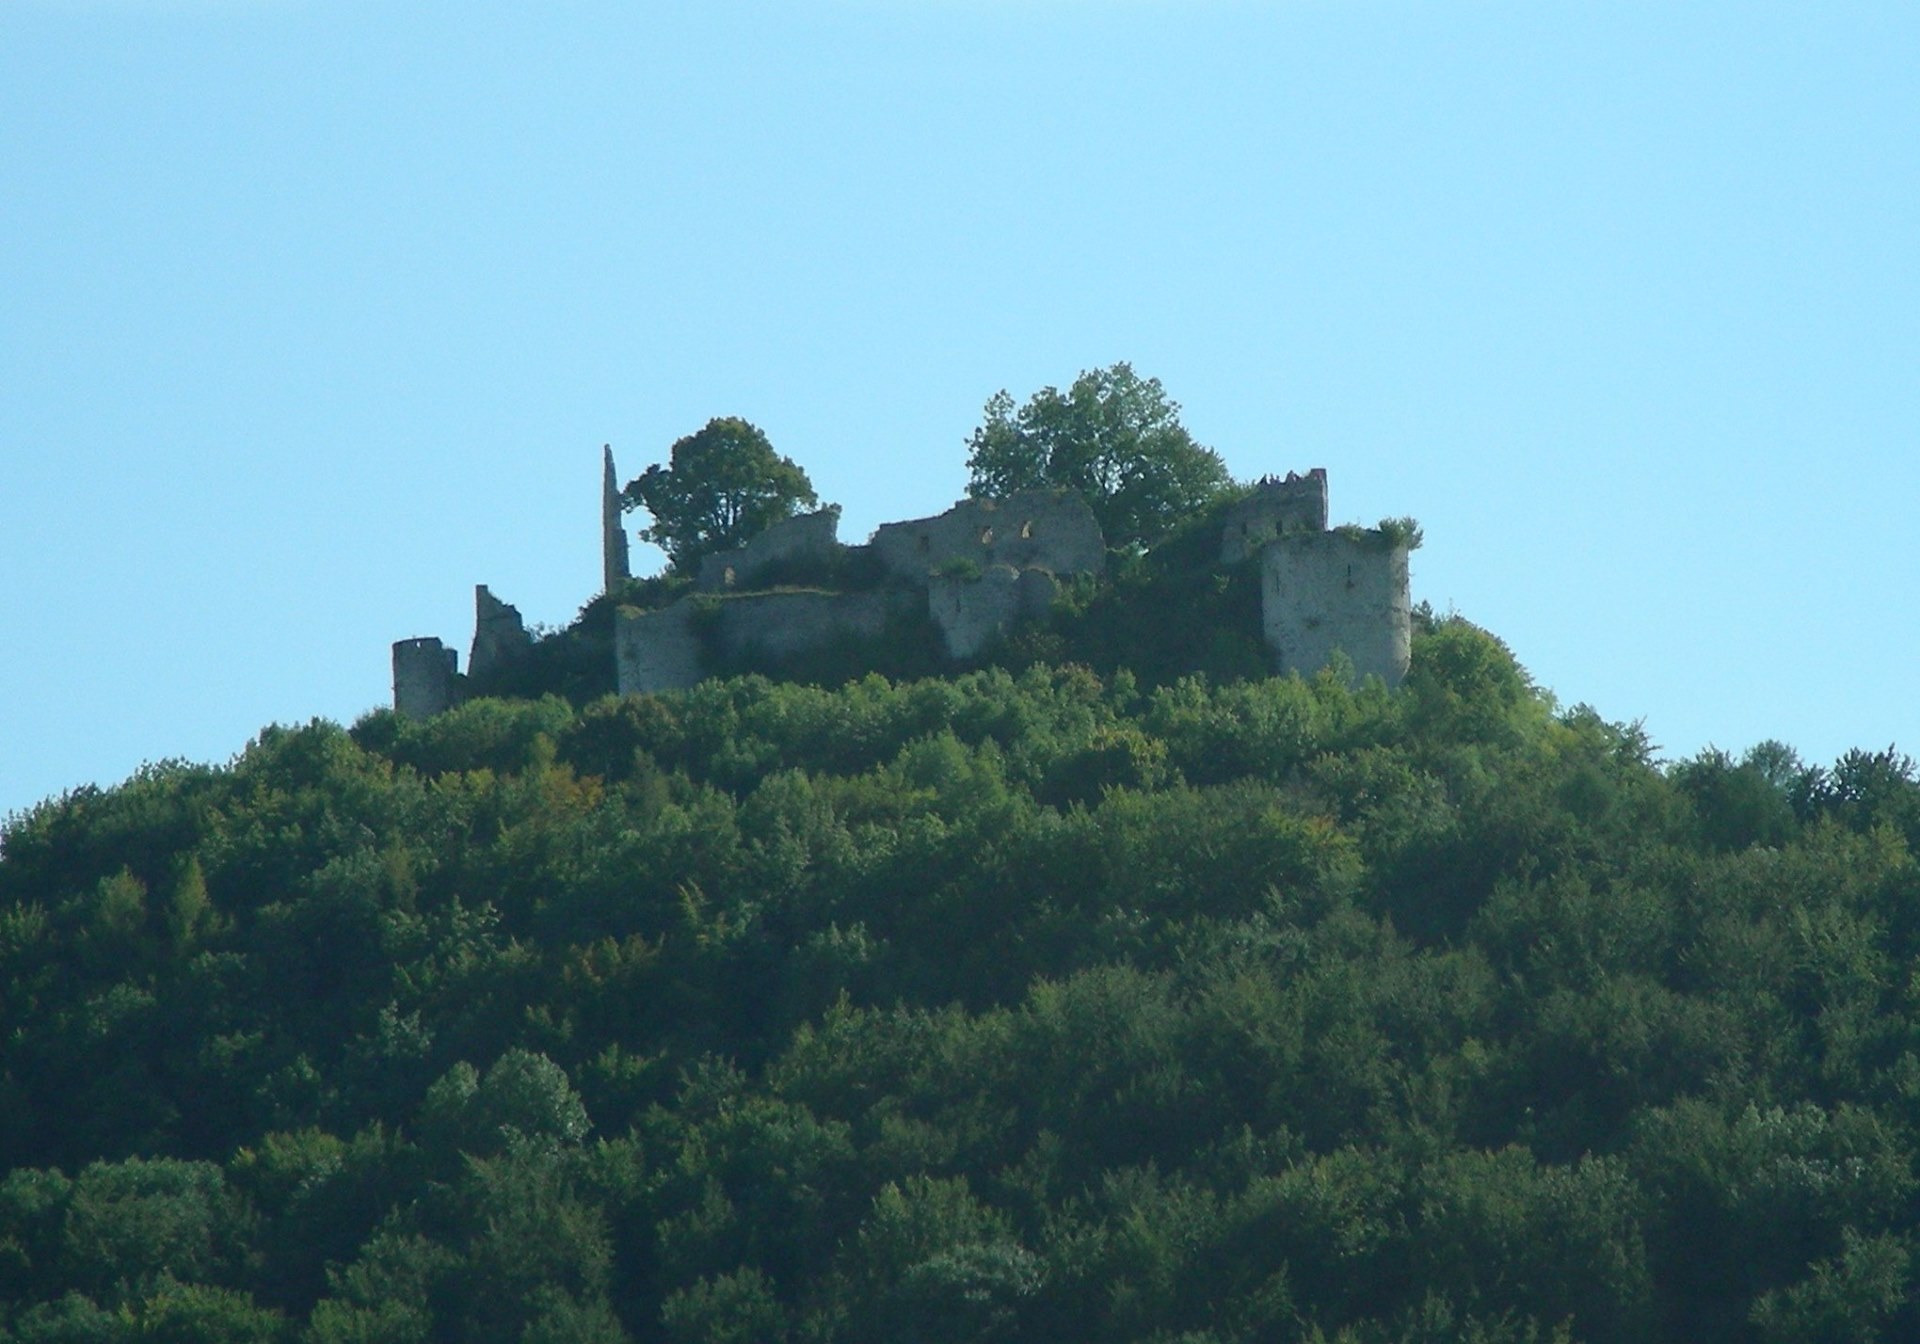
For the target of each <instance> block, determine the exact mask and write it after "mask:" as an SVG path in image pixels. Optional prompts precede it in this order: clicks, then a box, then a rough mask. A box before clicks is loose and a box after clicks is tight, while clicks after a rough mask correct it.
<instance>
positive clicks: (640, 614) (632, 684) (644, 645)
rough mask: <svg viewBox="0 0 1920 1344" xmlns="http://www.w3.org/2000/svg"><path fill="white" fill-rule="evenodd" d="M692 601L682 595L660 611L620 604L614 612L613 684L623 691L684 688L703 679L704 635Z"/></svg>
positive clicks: (625, 692)
mask: <svg viewBox="0 0 1920 1344" xmlns="http://www.w3.org/2000/svg"><path fill="white" fill-rule="evenodd" d="M692 616H693V606H692V604H690V603H688V602H686V601H684V600H682V601H679V602H676V603H674V604H673V605H672V606H670V607H663V608H661V609H659V610H657V611H639V610H636V609H635V608H633V607H622V608H621V609H620V610H619V611H618V612H616V613H615V614H614V621H613V669H614V685H615V687H616V688H617V689H618V690H619V692H620V694H622V695H649V694H651V693H653V692H655V691H684V690H686V689H687V687H689V686H691V685H693V684H694V683H695V682H697V681H699V680H700V675H701V673H700V637H699V636H698V635H697V634H695V633H694V629H693V624H692Z"/></svg>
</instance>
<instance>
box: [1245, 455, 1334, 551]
mask: <svg viewBox="0 0 1920 1344" xmlns="http://www.w3.org/2000/svg"><path fill="white" fill-rule="evenodd" d="M1326 530H1327V469H1326V468H1325V467H1315V468H1314V469H1313V470H1311V471H1309V472H1308V473H1307V474H1306V475H1304V476H1301V475H1298V474H1297V473H1295V472H1291V471H1290V472H1288V473H1287V474H1286V477H1285V479H1281V478H1280V477H1278V476H1264V477H1262V478H1261V479H1260V480H1259V481H1257V482H1256V483H1255V484H1254V487H1253V489H1252V491H1250V492H1249V493H1248V495H1247V497H1246V498H1245V499H1243V500H1241V501H1240V502H1239V503H1237V504H1235V505H1234V506H1233V507H1232V508H1231V509H1229V510H1227V516H1226V517H1225V518H1224V519H1223V520H1222V525H1221V528H1220V563H1221V564H1223V565H1237V564H1239V563H1240V562H1241V561H1242V560H1245V559H1247V558H1248V557H1249V556H1254V555H1258V554H1259V553H1260V551H1261V549H1262V548H1263V547H1265V546H1266V544H1267V543H1268V542H1270V541H1273V540H1274V539H1275V538H1277V537H1282V536H1285V535H1287V534H1288V533H1290V532H1325V531H1326Z"/></svg>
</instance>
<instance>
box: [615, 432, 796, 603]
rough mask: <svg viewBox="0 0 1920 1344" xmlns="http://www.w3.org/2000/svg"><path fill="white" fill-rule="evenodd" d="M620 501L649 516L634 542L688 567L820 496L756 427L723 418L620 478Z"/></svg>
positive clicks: (681, 569) (686, 569)
mask: <svg viewBox="0 0 1920 1344" xmlns="http://www.w3.org/2000/svg"><path fill="white" fill-rule="evenodd" d="M620 502H621V504H622V505H623V506H625V507H626V508H628V509H645V510H646V511H647V512H648V513H650V514H652V515H653V523H652V525H651V526H649V527H643V528H641V529H640V534H639V535H640V540H642V541H648V542H652V543H653V544H654V545H656V546H658V547H660V549H662V550H664V551H665V552H666V553H667V559H668V560H669V561H670V562H671V563H672V565H673V568H674V569H675V570H677V571H679V572H681V573H690V572H691V571H693V570H695V569H698V568H699V565H700V557H701V556H703V555H708V554H710V553H712V552H714V551H724V550H728V549H730V548H732V547H735V546H738V545H740V544H742V543H743V542H745V541H747V540H748V539H749V538H751V537H753V536H755V535H756V534H758V533H760V532H764V531H765V530H766V529H767V528H769V527H771V526H772V525H773V524H775V523H777V522H779V521H780V520H781V519H783V518H791V517H792V516H793V515H794V514H796V513H798V512H799V511H800V510H801V509H802V508H803V507H804V508H813V507H814V506H816V505H817V504H818V503H819V502H820V501H819V498H818V497H817V496H816V495H815V494H814V493H813V482H811V481H809V480H808V479H807V473H806V472H804V471H802V470H801V469H800V467H799V466H798V465H797V464H795V462H794V461H793V459H792V458H789V457H781V456H780V455H779V454H778V453H776V452H774V451H773V444H772V443H770V442H769V441H768V439H767V436H766V435H765V434H764V433H762V432H761V431H760V430H759V429H758V428H757V427H755V426H754V425H751V424H749V423H748V422H747V421H745V420H742V419H740V418H738V417H737V416H723V417H721V418H719V419H715V420H709V421H707V425H706V428H705V429H702V430H701V431H699V432H698V433H697V434H689V435H687V436H686V437H685V438H683V439H681V440H680V441H679V442H678V443H675V444H674V445H673V449H672V451H671V453H670V455H669V458H668V462H667V464H666V465H665V466H662V465H661V464H659V463H657V462H656V463H655V464H654V465H653V466H650V467H648V468H647V469H646V470H645V471H644V472H642V473H641V474H640V475H639V476H638V477H636V478H635V479H633V480H631V481H628V482H627V485H626V488H625V489H624V490H622V491H621V492H620Z"/></svg>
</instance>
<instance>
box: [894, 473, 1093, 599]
mask: <svg viewBox="0 0 1920 1344" xmlns="http://www.w3.org/2000/svg"><path fill="white" fill-rule="evenodd" d="M872 546H873V550H874V552H875V554H877V555H878V556H879V557H880V563H881V564H882V565H883V566H884V567H885V569H886V571H887V572H888V573H889V574H891V575H893V576H894V577H896V578H900V579H905V580H908V581H910V582H913V583H924V582H926V580H927V576H928V575H929V574H935V573H939V572H940V571H941V570H942V569H944V568H946V567H948V566H951V565H952V564H954V562H956V561H971V562H972V563H973V564H975V565H977V566H978V567H979V571H980V572H982V573H984V572H985V571H986V570H988V569H990V568H992V567H993V566H995V565H1006V566H1009V567H1011V568H1013V569H1016V570H1022V569H1044V570H1047V571H1049V572H1050V573H1054V574H1098V573H1100V572H1102V571H1103V570H1104V569H1105V568H1106V564H1107V543H1106V538H1105V537H1103V536H1102V535H1101V533H1100V524H1099V522H1098V521H1096V520H1095V518H1094V516H1093V510H1092V509H1090V508H1088V507H1087V502H1086V500H1084V499H1082V498H1081V497H1080V496H1079V495H1077V494H1075V493H1073V492H1072V491H1070V490H1025V491H1020V492H1018V493H1015V494H1012V495H1009V496H1007V497H1006V498H1005V499H963V500H961V501H960V502H959V503H958V504H955V505H954V506H953V507H952V508H950V509H948V510H947V511H946V512H945V513H943V514H940V515H939V516H938V517H935V518H916V519H913V520H912V521H910V522H904V523H883V524H881V525H880V527H879V528H878V529H877V530H876V531H875V532H874V534H873V542H872Z"/></svg>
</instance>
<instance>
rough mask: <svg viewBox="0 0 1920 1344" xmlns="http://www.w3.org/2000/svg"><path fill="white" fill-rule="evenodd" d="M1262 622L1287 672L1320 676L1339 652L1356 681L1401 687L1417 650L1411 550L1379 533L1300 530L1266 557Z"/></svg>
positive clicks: (1262, 576)
mask: <svg viewBox="0 0 1920 1344" xmlns="http://www.w3.org/2000/svg"><path fill="white" fill-rule="evenodd" d="M1260 611H1261V625H1262V627H1263V633H1264V635H1265V636H1266V642H1267V647H1268V648H1270V649H1272V650H1273V652H1274V655H1275V657H1276V658H1277V659H1278V661H1279V667H1280V670H1281V671H1282V672H1298V673H1300V674H1301V675H1302V676H1309V677H1310V676H1312V675H1313V674H1314V673H1315V672H1318V671H1319V670H1320V669H1321V668H1323V667H1325V666H1326V665H1327V662H1328V660H1329V659H1330V658H1331V657H1332V656H1333V652H1334V650H1335V649H1339V650H1341V651H1343V652H1344V653H1345V654H1346V655H1347V657H1348V658H1349V659H1351V660H1352V662H1353V670H1354V673H1355V675H1356V676H1359V677H1365V676H1369V675H1373V676H1378V677H1379V678H1380V679H1381V680H1382V681H1384V682H1385V683H1386V684H1387V685H1388V686H1390V687H1391V686H1398V685H1399V684H1400V680H1401V678H1402V677H1404V676H1406V674H1407V661H1408V658H1409V656H1410V655H1411V652H1412V648H1413V608H1412V601H1411V597H1410V595H1409V592H1408V588H1407V548H1406V547H1405V546H1389V545H1388V544H1387V543H1386V541H1385V539H1384V538H1383V537H1381V535H1380V534H1379V533H1378V532H1365V533H1361V534H1359V535H1357V536H1355V535H1350V534H1348V533H1344V532H1319V533H1313V532H1298V533H1292V534H1288V535H1285V536H1282V537H1281V538H1279V539H1278V540H1277V541H1273V542H1271V543H1269V544H1268V546H1267V548H1266V549H1265V550H1264V551H1262V552H1261V554H1260Z"/></svg>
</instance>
